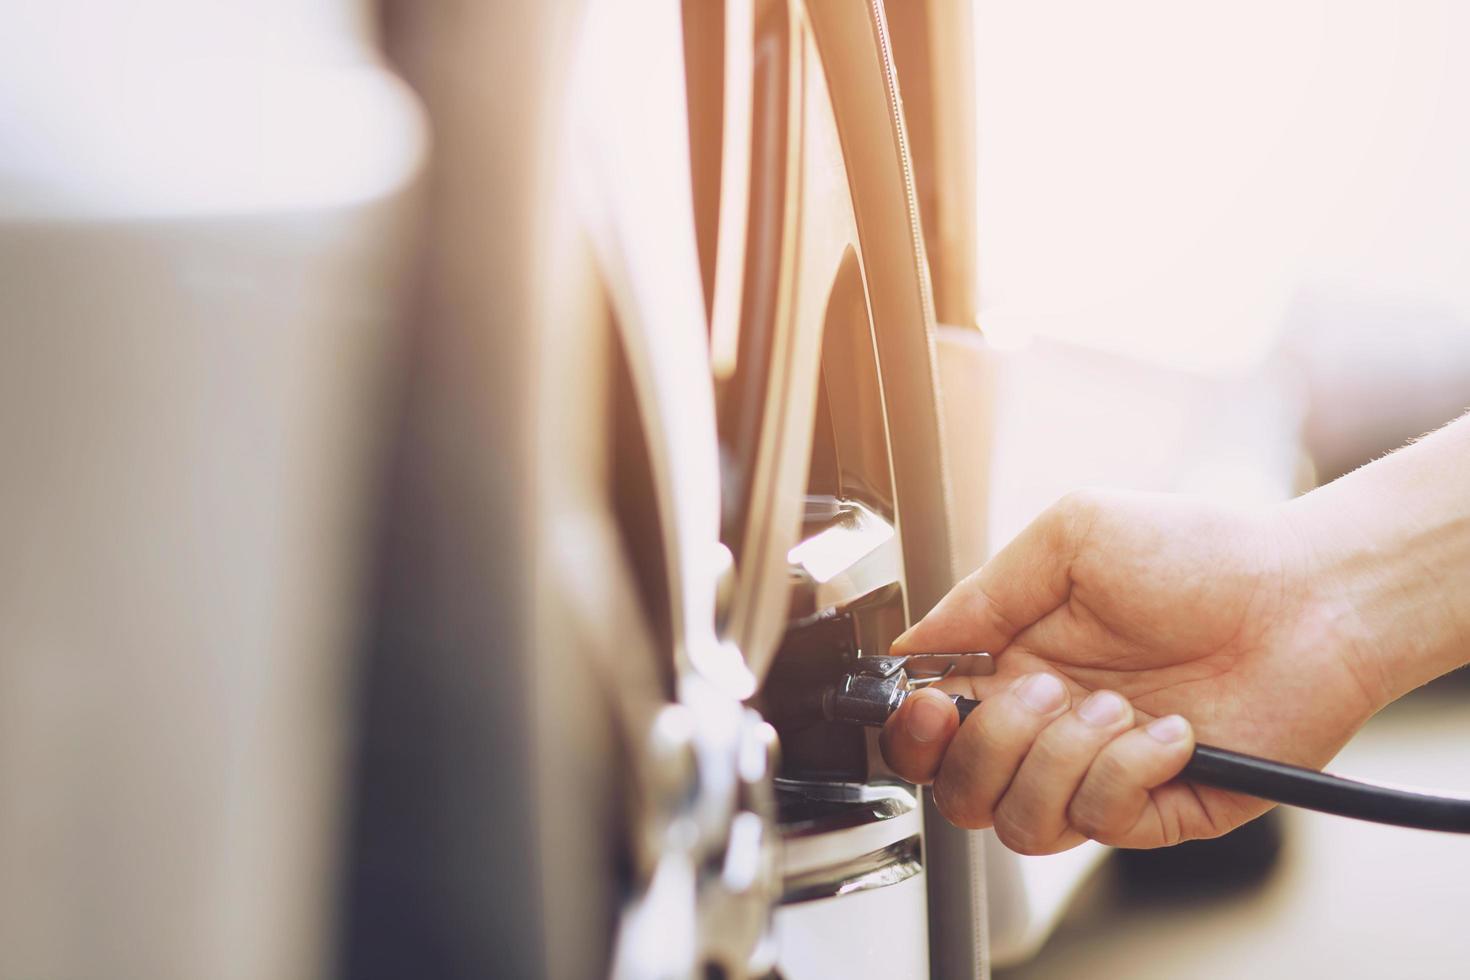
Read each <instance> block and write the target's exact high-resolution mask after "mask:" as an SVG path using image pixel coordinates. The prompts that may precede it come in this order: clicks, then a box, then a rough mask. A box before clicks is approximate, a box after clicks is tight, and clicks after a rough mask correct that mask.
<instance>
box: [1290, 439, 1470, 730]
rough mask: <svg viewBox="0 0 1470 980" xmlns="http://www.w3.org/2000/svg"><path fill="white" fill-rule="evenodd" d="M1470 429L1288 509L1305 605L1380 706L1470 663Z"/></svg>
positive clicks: (1409, 452) (1371, 467) (1416, 446)
mask: <svg viewBox="0 0 1470 980" xmlns="http://www.w3.org/2000/svg"><path fill="white" fill-rule="evenodd" d="M1467 423H1470V420H1462V421H1461V422H1460V423H1456V424H1455V425H1454V426H1451V427H1448V428H1447V429H1444V430H1441V431H1440V432H1439V433H1436V434H1435V435H1434V436H1431V437H1429V438H1428V439H1425V440H1423V441H1421V442H1419V443H1416V444H1414V445H1412V446H1410V447H1407V448H1406V449H1403V450H1400V451H1399V452H1397V453H1395V454H1393V455H1392V456H1388V457H1385V458H1383V459H1381V460H1378V461H1377V462H1375V463H1372V464H1370V465H1368V466H1365V467H1363V468H1362V469H1360V470H1357V471H1356V472H1354V473H1351V474H1349V475H1347V476H1345V477H1343V478H1341V479H1339V480H1337V481H1335V482H1333V483H1331V484H1328V485H1326V486H1324V487H1320V488H1318V489H1317V490H1314V491H1312V492H1311V493H1309V494H1306V495H1304V496H1302V497H1299V498H1297V499H1296V500H1294V501H1291V502H1290V503H1289V504H1287V505H1286V506H1285V507H1284V508H1283V517H1284V519H1285V523H1286V524H1287V525H1288V526H1289V527H1290V528H1291V531H1292V533H1293V535H1294V536H1295V537H1296V539H1297V540H1298V541H1299V542H1300V543H1301V544H1302V548H1301V553H1302V561H1301V573H1300V574H1301V579H1302V594H1303V595H1304V596H1305V597H1306V601H1307V602H1308V604H1309V606H1310V608H1311V610H1312V611H1313V613H1315V614H1316V615H1317V616H1319V617H1320V618H1322V619H1323V620H1325V621H1327V622H1330V623H1332V624H1333V634H1334V637H1333V638H1334V642H1335V643H1336V644H1337V645H1338V646H1339V647H1340V652H1341V653H1342V655H1343V656H1344V657H1345V658H1346V659H1347V660H1348V661H1349V666H1350V667H1351V668H1352V669H1353V670H1354V672H1355V674H1356V675H1357V676H1358V678H1359V680H1360V682H1361V683H1362V684H1363V686H1364V687H1365V689H1366V690H1369V691H1370V692H1372V693H1373V694H1374V695H1375V696H1376V697H1377V698H1378V699H1380V701H1381V704H1383V703H1387V702H1388V701H1391V700H1393V699H1395V698H1398V697H1400V696H1402V695H1403V694H1406V693H1407V692H1409V691H1410V690H1413V689H1414V688H1415V687H1418V686H1419V685H1421V684H1424V683H1426V682H1427V681H1430V680H1432V679H1433V678H1435V677H1437V676H1439V675H1440V674H1443V673H1446V672H1447V671H1450V670H1453V669H1454V668H1456V667H1458V666H1461V665H1462V664H1464V663H1465V662H1466V660H1467V657H1470V425H1467ZM1381 704H1380V705H1379V706H1381Z"/></svg>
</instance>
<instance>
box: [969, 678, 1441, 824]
mask: <svg viewBox="0 0 1470 980" xmlns="http://www.w3.org/2000/svg"><path fill="white" fill-rule="evenodd" d="M954 703H955V707H956V708H958V709H959V712H960V720H961V721H963V720H964V719H965V718H966V717H968V716H969V714H970V712H971V711H973V710H975V707H976V706H977V705H979V703H980V702H979V701H976V700H974V699H972V698H963V697H958V696H956V697H955V698H954ZM1180 776H1181V777H1182V778H1184V779H1188V780H1190V781H1191V782H1196V783H1203V784H1204V785H1206V786H1214V787H1215V788H1217V789H1224V790H1230V791H1231V792H1234V793H1245V794H1246V795H1248V796H1254V797H1257V798H1259V799H1262V800H1270V801H1272V802H1273V803H1286V804H1289V805H1291V806H1299V807H1302V808H1304V809H1307V810H1317V811H1319V812H1321V813H1331V814H1335V815H1337V816H1339V817H1352V818H1353V819H1355V820H1370V821H1372V822H1373V823H1383V824H1391V825H1393V826H1395V827H1413V828H1416V829H1419V830H1442V831H1446V832H1448V833H1452V834H1470V799H1456V798H1454V797H1447V796H1430V795H1428V794H1426V793H1411V792H1409V791H1407V790H1402V789H1393V788H1391V787H1388V786H1375V785H1373V784H1372V783H1361V782H1358V781H1357V780H1353V779H1344V778H1342V777H1341V776H1332V775H1328V774H1327V773H1325V772H1318V771H1317V770H1315V769H1305V768H1303V767H1301V766H1289V765H1287V764H1286V763H1284V762H1272V761H1271V760H1270V759H1260V758H1257V757H1256V756H1253V755H1246V754H1244V753H1242V752H1231V751H1230V750H1229V749H1221V748H1216V747H1215V746H1213V745H1196V746H1195V747H1194V755H1193V756H1192V757H1191V758H1190V760H1189V764H1188V765H1186V766H1185V767H1184V771H1183V772H1181V773H1180Z"/></svg>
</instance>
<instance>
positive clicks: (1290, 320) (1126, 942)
mask: <svg viewBox="0 0 1470 980" xmlns="http://www.w3.org/2000/svg"><path fill="white" fill-rule="evenodd" d="M975 11H976V18H975V20H976V62H975V63H976V93H977V105H978V116H979V124H978V130H977V132H978V139H977V145H978V169H979V177H978V181H977V185H976V187H977V197H978V219H977V225H976V227H977V234H978V243H979V266H980V268H979V307H980V324H981V328H982V330H983V331H984V333H985V335H986V338H987V339H988V340H989V341H990V343H991V345H992V346H993V347H994V348H995V350H994V352H993V356H994V357H995V359H996V365H997V368H996V379H997V384H996V394H995V399H996V400H995V408H994V412H995V416H994V418H995V428H994V440H995V442H994V449H993V456H992V470H991V482H990V525H989V527H990V540H991V542H993V544H994V545H999V544H1002V543H1004V542H1005V541H1007V540H1008V539H1009V538H1010V537H1011V536H1012V535H1014V534H1015V533H1016V532H1017V531H1018V530H1019V529H1020V528H1021V527H1023V526H1024V525H1025V523H1026V522H1027V521H1029V520H1030V519H1031V518H1032V517H1034V516H1035V515H1036V514H1037V513H1039V511H1040V510H1041V509H1042V508H1044V507H1045V506H1046V505H1047V504H1048V503H1049V502H1050V501H1051V500H1053V499H1055V498H1056V496H1057V495H1059V494H1060V493H1062V492H1065V490H1067V489H1070V488H1072V487H1075V486H1079V485H1088V484H1096V485H1113V486H1130V487H1136V488H1140V489H1159V490H1177V491H1184V492H1189V493H1194V494H1202V495H1206V496H1210V497H1215V498H1218V499H1223V500H1228V501H1233V502H1238V503H1254V502H1266V501H1270V500H1274V499H1280V498H1282V497H1284V496H1287V495H1290V494H1292V493H1296V492H1300V491H1303V490H1306V489H1309V488H1310V487H1311V486H1313V485H1315V484H1316V483H1318V482H1320V481H1326V480H1330V479H1331V478H1333V477H1335V476H1337V475H1339V474H1341V473H1343V472H1346V471H1347V470H1350V469H1353V468H1354V467H1356V466H1358V465H1360V464H1361V463H1364V462H1366V461H1368V460H1369V459H1372V458H1374V457H1376V456H1378V455H1380V454H1382V453H1385V452H1388V451H1390V450H1391V449H1393V448H1395V447H1396V446H1398V445H1401V444H1402V443H1403V442H1404V441H1406V440H1407V439H1410V438H1412V437H1414V436H1416V435H1419V434H1421V433H1423V432H1426V431H1429V430H1431V429H1433V428H1435V427H1437V426H1439V425H1441V424H1443V423H1444V422H1446V421H1448V420H1450V419H1452V418H1454V417H1457V416H1458V415H1459V414H1460V413H1461V412H1463V411H1464V409H1465V407H1466V406H1467V404H1470V278H1467V276H1466V275H1465V270H1466V269H1467V268H1470V196H1467V195H1470V185H1467V182H1466V180H1465V177H1464V175H1465V174H1466V173H1467V172H1470V127H1467V126H1466V125H1465V124H1464V121H1463V120H1464V119H1465V118H1466V113H1467V111H1470V69H1467V67H1466V65H1465V63H1464V60H1463V59H1462V58H1460V57H1459V56H1458V54H1457V52H1456V48H1455V42H1454V40H1453V39H1454V38H1456V37H1458V36H1461V34H1462V32H1463V31H1464V30H1465V29H1466V28H1467V26H1470V11H1467V10H1466V9H1465V8H1464V7H1463V6H1462V5H1458V4H1455V3H1450V2H1416V3H1409V4H1391V3H1378V2H1347V3H1337V2H1321V3H1319V2H1312V0H1289V2H1285V3H1279V2H1278V3H1254V2H1246V3H1236V4H1228V5H1215V6H1209V7H1200V6H1199V5H1180V4H1169V3H1163V2H1157V3H1155V2H1131V0H1128V2H1124V3H1120V4H1104V5H1097V4H1088V3H1082V2H1066V0H1063V2H1042V3H1030V4H1010V3H1002V2H991V0H979V2H978V3H977V4H976V7H975ZM1467 687H1470V685H1467V684H1466V683H1465V681H1464V680H1463V679H1462V678H1458V677H1454V676H1452V677H1450V678H1446V679H1445V680H1443V681H1441V682H1439V684H1438V685H1436V686H1434V687H1432V688H1431V689H1427V690H1425V691H1421V692H1418V693H1416V694H1414V695H1412V696H1410V697H1409V698H1406V699H1405V700H1404V701H1403V702H1401V703H1399V704H1397V705H1395V706H1394V707H1393V708H1392V709H1391V710H1390V711H1388V712H1385V713H1384V714H1383V715H1382V716H1380V717H1379V718H1377V719H1375V720H1374V721H1373V722H1372V723H1371V724H1370V725H1369V726H1368V727H1367V729H1365V730H1364V732H1363V733H1362V734H1361V735H1360V736H1359V737H1358V738H1357V739H1356V740H1355V741H1354V742H1353V744H1352V745H1350V746H1349V747H1348V748H1347V749H1346V750H1345V751H1344V752H1343V753H1342V755H1341V757H1340V758H1339V760H1338V762H1337V763H1336V764H1335V765H1336V767H1337V768H1338V769H1339V770H1341V771H1343V772H1350V773H1353V774H1354V775H1361V776H1363V777H1365V778H1379V779H1386V780H1390V781H1395V782H1401V783H1405V784H1413V785H1432V784H1435V783H1436V781H1437V782H1439V783H1440V784H1442V785H1445V786H1458V787H1464V786H1466V785H1467V783H1470V761H1467V758H1466V756H1465V754H1464V752H1463V751H1462V747H1463V746H1464V745H1465V744H1466V739H1467V737H1470V710H1467V707H1466V703H1465V701H1466V697H1467V696H1470V689H1467ZM1273 843H1277V844H1279V845H1280V848H1281V850H1280V857H1279V859H1278V862H1277V863H1276V864H1274V865H1272V864H1269V863H1268V864H1267V865H1266V866H1265V867H1261V866H1259V865H1258V864H1257V859H1258V858H1259V855H1260V852H1261V849H1262V848H1263V847H1264V848H1265V849H1267V850H1269V849H1270V847H1271V845H1272V844H1273ZM1079 850H1083V849H1079ZM991 856H992V858H993V859H992V862H991V876H992V883H993V887H992V906H991V908H992V935H993V938H994V940H995V943H996V945H995V947H994V948H993V953H994V955H995V957H996V962H997V963H998V964H1004V963H1006V962H1007V961H1012V960H1021V959H1023V958H1024V957H1025V956H1027V955H1029V954H1030V953H1031V952H1032V951H1033V950H1034V949H1036V948H1037V944H1038V943H1039V937H1040V936H1042V935H1045V934H1046V930H1047V928H1048V926H1049V925H1050V924H1051V921H1052V919H1051V916H1050V911H1049V910H1056V909H1058V908H1059V903H1056V902H1051V901H1049V899H1050V898H1051V897H1052V896H1054V895H1055V894H1056V893H1057V892H1058V891H1065V890H1066V888H1067V887H1068V885H1069V883H1070V882H1073V881H1075V880H1077V877H1076V876H1077V875H1078V874H1079V872H1078V870H1077V869H1078V867H1079V866H1084V865H1086V863H1087V862H1088V860H1089V857H1088V856H1087V855H1086V854H1085V853H1081V854H1079V853H1076V852H1073V853H1069V854H1064V855H1059V856H1056V857H1053V858H1039V859H1038V858H1023V859H1019V860H1018V861H1016V862H1015V863H1016V864H1017V865H1019V866H1020V867H1019V870H1017V871H1016V873H1015V875H1014V876H1013V877H1008V878H1007V879H1006V880H1005V881H1000V882H997V881H996V880H995V879H996V875H997V868H998V867H1005V866H1007V865H1008V864H1009V862H1011V861H1013V860H1015V859H1011V858H1008V857H1005V856H996V855H994V853H992V855H991ZM1176 863H1177V865H1178V866H1177V867H1172V868H1171V867H1169V866H1168V865H1167V864H1155V865H1150V866H1146V867H1142V868H1139V867H1136V866H1134V867H1123V868H1121V869H1120V868H1119V867H1118V866H1115V865H1111V864H1109V865H1108V866H1106V867H1105V868H1104V869H1103V871H1102V873H1101V874H1099V875H1098V876H1097V877H1096V878H1094V879H1093V880H1092V883H1091V884H1090V885H1089V886H1088V890H1087V891H1086V892H1084V894H1083V896H1082V899H1081V901H1080V902H1079V903H1078V904H1077V906H1076V907H1075V908H1074V909H1073V911H1072V913H1071V917H1070V918H1068V919H1067V920H1066V921H1065V922H1064V923H1063V924H1062V926H1061V929H1060V931H1059V932H1058V933H1057V934H1056V935H1054V936H1052V937H1051V938H1050V939H1049V940H1048V942H1047V943H1046V945H1045V946H1042V947H1041V948H1040V953H1039V954H1038V955H1037V956H1036V958H1035V959H1034V960H1032V961H1030V962H1029V963H1027V964H1026V965H1025V966H1017V967H1015V968H1013V969H1010V970H1007V969H1002V970H1000V971H999V973H1000V975H1002V976H1017V977H1070V976H1139V977H1176V976H1198V977H1205V976H1219V977H1224V976H1238V975H1240V974H1241V973H1243V972H1251V973H1254V974H1257V975H1267V976H1294V975H1299V974H1300V973H1303V972H1306V971H1308V970H1326V971H1328V972H1331V973H1335V974H1339V975H1344V976H1366V975H1372V974H1390V975H1392V974H1402V975H1413V976H1446V977H1447V976H1454V975H1457V974H1458V973H1459V972H1460V971H1461V970H1462V969H1463V968H1464V966H1463V965H1464V963H1465V962H1467V957H1470V939H1467V937H1465V936H1464V935H1463V934H1462V933H1461V932H1460V931H1459V930H1458V928H1457V926H1456V925H1455V916H1456V913H1455V911H1454V910H1455V909H1457V908H1463V907H1464V905H1465V902H1466V901H1467V899H1470V890H1467V888H1470V886H1467V885H1466V884H1465V882H1466V880H1467V877H1466V876H1467V873H1470V841H1462V840H1458V839H1454V838H1448V837H1443V836H1437V835H1429V834H1395V833H1393V832H1391V831H1385V830H1383V829H1381V828H1374V827H1369V826H1366V825H1358V824H1353V823H1349V822H1346V821H1334V820H1331V819H1328V818H1323V817H1320V816H1318V815H1315V814H1307V813H1289V814H1284V815H1281V826H1280V828H1279V839H1277V840H1275V841H1272V838H1271V836H1270V835H1269V834H1267V833H1266V832H1262V834H1261V836H1260V837H1258V838H1257V839H1255V840H1252V841H1250V842H1249V843H1247V842H1244V841H1242V842H1241V848H1240V850H1239V851H1238V852H1237V853H1235V854H1234V855H1233V856H1227V855H1224V854H1222V855H1215V856H1212V855H1209V854H1208V853H1206V854H1204V855H1199V854H1195V855H1187V856H1186V855H1181V856H1180V857H1179V858H1178V859H1177V862H1176ZM1232 865H1234V867H1233V868H1232V867H1231V866H1232ZM1212 878H1218V879H1220V882H1219V884H1218V887H1216V888H1214V889H1212V888H1211V887H1210V884H1209V883H1210V881H1211V879H1212ZM1180 879H1183V883H1182V882H1181V880H1180ZM1007 888H1010V889H1014V890H1016V891H1020V892H1022V893H1025V894H1029V895H1031V896H1033V899H1032V901H1031V902H1030V903H1029V904H1028V903H1025V902H1022V903H1016V904H1012V905H1011V906H1010V908H1011V909H1016V908H1024V909H1027V912H1026V913H1024V914H1021V915H1018V916H1015V917H1014V918H1011V919H1009V920H1008V918H1007V911H1006V908H1007V907H1006V906H1005V905H1004V904H1003V903H1002V900H1001V899H999V898H998V897H997V896H998V895H1000V894H1005V893H1006V892H1005V889H1007ZM1387 896H1398V897H1399V898H1388V899H1387V900H1385V899H1386V897H1387ZM1028 916H1029V918H1028ZM1016 919H1024V920H1025V921H1016ZM1010 943H1014V945H1009V944H1010ZM1008 945H1009V948H1008Z"/></svg>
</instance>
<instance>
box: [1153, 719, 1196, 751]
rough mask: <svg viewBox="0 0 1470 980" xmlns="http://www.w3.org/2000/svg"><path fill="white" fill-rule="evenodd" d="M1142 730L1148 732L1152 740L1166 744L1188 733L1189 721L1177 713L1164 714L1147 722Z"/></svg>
mask: <svg viewBox="0 0 1470 980" xmlns="http://www.w3.org/2000/svg"><path fill="white" fill-rule="evenodd" d="M1144 731H1146V732H1148V733H1149V735H1150V736H1152V737H1153V739H1154V741H1156V742H1163V743H1164V744H1165V745H1168V744H1169V743H1170V742H1177V741H1179V740H1180V739H1182V738H1183V737H1184V736H1186V735H1188V734H1189V723H1188V722H1186V721H1185V720H1184V719H1183V718H1181V717H1180V716H1179V715H1165V716H1164V717H1162V718H1155V719H1154V720H1153V721H1151V722H1149V723H1148V726H1147V727H1146V728H1144Z"/></svg>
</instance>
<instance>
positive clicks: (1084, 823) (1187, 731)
mask: <svg viewBox="0 0 1470 980" xmlns="http://www.w3.org/2000/svg"><path fill="white" fill-rule="evenodd" d="M1193 752H1194V732H1193V730H1192V729H1191V728H1190V726H1189V722H1187V721H1185V720H1184V719H1183V718H1181V717H1179V716H1178V715H1165V716H1164V717H1163V718H1156V719H1155V720H1153V721H1151V722H1149V723H1148V724H1147V725H1145V726H1144V727H1142V728H1135V729H1133V730H1132V731H1129V732H1126V733H1125V734H1123V735H1120V736H1118V737H1117V738H1115V739H1113V741H1112V742H1110V743H1109V744H1108V745H1107V746H1106V747H1105V748H1104V749H1103V750H1102V751H1101V752H1100V753H1099V754H1098V756H1097V758H1096V759H1095V760H1094V761H1093V763H1092V765H1091V767H1090V768H1089V769H1088V771H1087V776H1086V778H1084V779H1083V781H1082V785H1081V787H1079V788H1078V790H1077V792H1076V794H1075V795H1074V796H1073V797H1072V802H1071V806H1070V807H1069V808H1068V811H1067V816H1068V820H1069V822H1070V823H1071V825H1072V826H1073V827H1074V828H1076V829H1077V830H1078V831H1079V832H1081V833H1083V834H1086V835H1087V836H1088V837H1091V838H1092V839H1093V840H1099V841H1102V842H1103V843H1104V844H1114V845H1116V846H1118V847H1159V846H1164V845H1168V844H1177V843H1179V841H1180V840H1182V839H1184V836H1185V834H1184V831H1183V830H1182V829H1181V827H1180V826H1179V822H1178V821H1177V820H1174V821H1171V820H1169V819H1167V812H1166V811H1164V810H1161V809H1160V808H1159V807H1157V806H1156V805H1154V803H1153V800H1152V797H1151V796H1150V794H1149V791H1150V790H1153V789H1155V788H1157V787H1159V786H1162V785H1163V784H1165V783H1167V782H1168V781H1169V780H1171V779H1173V778H1174V777H1175V776H1177V775H1179V772H1180V770H1181V769H1183V768H1184V767H1185V765H1186V764H1187V763H1188V762H1189V758H1190V755H1191V754H1192V753H1193Z"/></svg>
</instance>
